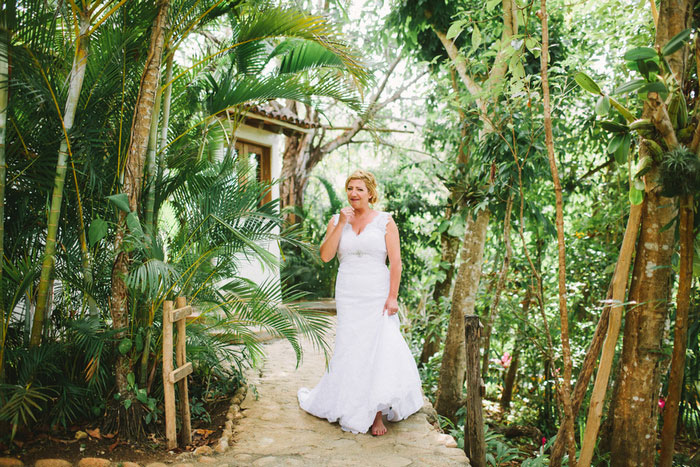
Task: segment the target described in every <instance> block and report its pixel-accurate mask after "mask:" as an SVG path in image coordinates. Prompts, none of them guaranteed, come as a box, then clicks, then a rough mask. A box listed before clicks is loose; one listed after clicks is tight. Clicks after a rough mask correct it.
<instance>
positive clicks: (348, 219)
mask: <svg viewBox="0 0 700 467" xmlns="http://www.w3.org/2000/svg"><path fill="white" fill-rule="evenodd" d="M354 220H355V210H354V209H353V208H352V206H347V207H344V208H343V209H341V210H340V216H339V218H338V222H339V223H341V224H346V223H348V224H352V221H354Z"/></svg>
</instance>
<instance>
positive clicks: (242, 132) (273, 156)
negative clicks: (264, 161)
mask: <svg viewBox="0 0 700 467" xmlns="http://www.w3.org/2000/svg"><path fill="white" fill-rule="evenodd" d="M236 138H238V139H243V140H246V141H249V142H251V143H255V144H259V145H261V146H267V147H269V148H270V172H271V174H270V175H271V177H272V180H273V181H276V180H278V179H279V178H280V175H281V173H282V153H283V151H284V135H283V134H276V133H270V132H269V131H264V130H261V129H259V128H254V127H251V126H248V125H245V124H243V125H241V126H240V127H238V130H236ZM279 196H280V189H279V185H278V184H275V185H273V186H272V199H278V198H279ZM275 233H279V229H276V230H275ZM261 246H263V247H264V248H265V249H267V251H270V252H271V253H273V254H274V255H275V257H276V258H277V261H278V263H279V259H280V250H279V245H278V244H277V243H276V242H265V243H264V244H261ZM241 275H242V276H244V277H246V278H248V279H250V280H252V281H253V282H255V283H256V284H260V283H262V282H265V281H270V280H273V281H275V282H276V283H278V284H279V282H280V275H279V269H278V268H270V267H268V266H265V267H263V265H262V264H260V263H259V262H257V261H249V260H246V259H245V258H243V257H241Z"/></svg>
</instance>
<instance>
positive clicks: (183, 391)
mask: <svg viewBox="0 0 700 467" xmlns="http://www.w3.org/2000/svg"><path fill="white" fill-rule="evenodd" d="M176 304H177V309H176V310H173V302H172V301H170V300H166V301H165V303H164V304H163V391H164V396H165V436H166V438H167V443H168V449H173V448H175V447H177V429H176V424H175V422H176V414H175V383H177V385H178V391H179V393H180V394H179V395H180V418H181V421H182V428H181V430H180V441H181V442H182V444H183V445H184V446H186V445H188V444H191V443H192V425H191V422H190V398H189V394H188V390H187V375H189V374H190V373H192V363H187V362H186V361H185V360H186V357H187V354H186V353H185V349H186V340H187V335H186V333H185V326H186V321H185V319H186V318H187V317H188V316H189V315H190V314H192V307H191V306H188V305H187V299H186V298H185V297H177V301H176ZM173 324H175V325H176V326H177V344H176V347H175V358H176V361H177V368H173Z"/></svg>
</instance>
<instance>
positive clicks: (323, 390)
mask: <svg viewBox="0 0 700 467" xmlns="http://www.w3.org/2000/svg"><path fill="white" fill-rule="evenodd" d="M334 221H335V224H336V225H337V224H338V214H336V215H335V216H334ZM388 221H389V214H388V213H385V212H379V213H378V215H376V216H375V217H374V219H372V221H370V223H369V224H367V226H366V227H365V229H364V230H363V231H362V232H360V234H359V235H357V234H355V232H354V231H353V230H352V227H351V226H350V224H346V225H345V226H344V228H343V233H342V236H341V239H340V243H339V245H338V259H339V260H340V267H339V268H338V278H337V280H336V288H335V300H336V307H337V311H338V323H337V328H336V337H335V349H334V351H333V357H332V359H331V361H330V365H329V367H328V369H327V370H326V373H325V374H324V375H323V377H322V378H321V381H320V382H319V383H318V385H317V386H316V387H315V388H313V389H311V390H309V389H307V388H301V389H299V392H298V394H297V396H298V398H299V405H300V406H301V408H302V409H304V410H306V411H307V412H309V413H310V414H312V415H315V416H317V417H320V418H325V419H327V420H328V421H329V422H339V423H340V426H341V428H342V429H343V430H345V431H351V432H353V433H365V432H367V430H368V429H369V428H370V426H371V425H372V422H373V421H374V417H375V415H376V413H377V412H378V411H380V410H381V411H382V413H383V414H385V415H387V419H388V420H389V421H392V422H396V421H399V420H403V419H405V418H406V417H408V416H409V415H411V414H413V413H414V412H416V411H418V410H419V409H420V408H421V407H422V406H423V395H422V392H421V383H420V377H419V375H418V369H417V368H416V364H415V362H414V360H413V356H412V355H411V351H410V350H409V348H408V345H406V342H405V341H404V339H403V336H402V335H401V331H400V330H399V318H398V316H397V315H392V316H388V314H386V313H382V311H383V308H384V303H385V301H386V299H387V297H388V296H389V270H388V268H387V266H386V257H387V251H386V241H385V238H384V235H385V233H386V224H387V222H388Z"/></svg>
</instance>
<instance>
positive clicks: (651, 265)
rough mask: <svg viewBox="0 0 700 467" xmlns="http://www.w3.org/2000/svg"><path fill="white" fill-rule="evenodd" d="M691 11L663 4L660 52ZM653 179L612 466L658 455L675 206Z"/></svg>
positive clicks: (685, 4)
mask: <svg viewBox="0 0 700 467" xmlns="http://www.w3.org/2000/svg"><path fill="white" fill-rule="evenodd" d="M692 5H693V2H692V1H690V0H680V1H679V0H664V1H662V2H661V4H660V8H659V18H658V27H657V30H656V45H658V46H663V45H664V44H666V42H668V40H669V39H670V38H672V37H673V36H675V35H676V34H678V33H679V32H681V31H683V30H684V29H686V28H687V27H688V26H689V24H690V20H691V11H692ZM686 57H687V48H686V47H683V48H682V49H681V50H679V51H678V52H676V53H674V54H673V55H672V56H670V57H668V62H669V64H670V66H671V70H672V72H673V73H674V75H675V77H676V80H677V81H678V83H679V85H680V88H681V89H683V82H684V77H685V69H686ZM654 97H655V96H654V95H653V93H650V95H649V101H648V102H649V103H650V106H652V107H653V106H654ZM648 107H649V106H645V114H646V115H645V116H648V115H649V113H650V112H649V111H648ZM659 109H661V110H664V111H665V107H664V106H663V105H661V106H657V107H656V110H659ZM652 111H653V112H652V121H653V122H654V124H655V125H657V128H659V123H660V122H658V113H657V112H656V111H655V110H654V109H652ZM674 136H675V135H674ZM667 144H668V141H667ZM657 176H658V168H657V167H653V168H652V170H651V171H650V172H649V173H648V174H647V175H646V176H645V179H646V182H647V183H646V184H647V187H646V196H645V200H644V207H643V211H642V222H641V233H640V236H639V241H638V244H637V255H636V258H635V264H634V270H633V274H632V284H631V286H630V294H629V300H630V301H633V302H635V303H637V305H636V306H635V307H634V308H632V309H630V310H629V311H628V312H627V315H626V317H625V330H624V337H623V345H622V355H621V357H620V371H619V375H618V381H617V388H616V391H615V394H614V398H613V401H612V406H611V411H612V413H613V421H612V437H611V439H612V441H611V463H612V464H613V465H620V466H632V465H646V464H647V463H648V462H649V461H650V459H654V457H655V454H656V453H655V448H656V432H657V420H658V402H657V399H658V395H659V394H658V391H659V383H660V379H661V375H660V356H661V344H662V339H663V335H664V323H665V321H666V318H667V315H668V299H669V276H670V273H671V256H672V254H673V242H674V238H673V237H674V229H673V227H672V222H673V219H674V217H675V214H676V208H675V203H674V202H673V200H672V199H669V198H665V197H662V196H661V194H660V193H659V191H660V187H659V186H657V185H656V184H655V183H656V178H657ZM669 225H670V226H671V227H670V228H669Z"/></svg>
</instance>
